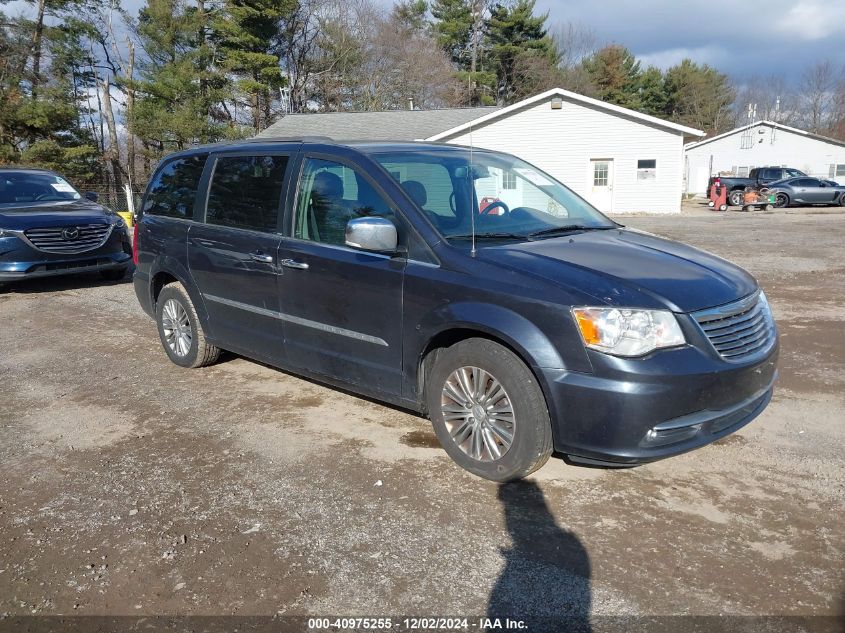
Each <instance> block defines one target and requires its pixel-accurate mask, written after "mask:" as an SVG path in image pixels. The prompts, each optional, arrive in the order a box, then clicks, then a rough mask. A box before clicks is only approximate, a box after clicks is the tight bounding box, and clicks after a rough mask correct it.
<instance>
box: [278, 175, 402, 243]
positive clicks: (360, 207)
mask: <svg viewBox="0 0 845 633" xmlns="http://www.w3.org/2000/svg"><path fill="white" fill-rule="evenodd" d="M365 216H381V217H385V218H387V219H389V220H392V221H393V222H394V223H396V219H395V217H394V214H393V211H392V210H391V208H390V205H389V204H387V202H386V201H385V200H384V198H382V197H381V195H379V194H378V192H376V190H375V189H374V188H373V186H372V185H371V184H370V183H369V182H368V181H367V180H366V179H365V178H364V177H363V176H361V175H360V174H359V173H358V172H357V171H355V170H354V169H352V168H351V167H348V166H347V165H344V164H342V163H337V162H334V161H330V160H323V159H320V158H307V159H305V165H304V166H303V168H302V177H301V180H300V186H299V197H298V199H297V202H296V214H295V216H294V227H293V236H294V237H296V238H299V239H302V240H309V241H311V242H320V243H322V244H333V245H338V246H342V245H344V244H345V243H346V239H345V235H346V223H347V222H349V220H352V219H354V218H361V217H365Z"/></svg>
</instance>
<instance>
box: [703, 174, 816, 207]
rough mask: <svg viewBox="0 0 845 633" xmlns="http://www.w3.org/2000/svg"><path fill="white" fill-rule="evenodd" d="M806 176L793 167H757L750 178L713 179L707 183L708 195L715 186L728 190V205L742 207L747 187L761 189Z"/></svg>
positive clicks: (729, 177) (724, 177)
mask: <svg viewBox="0 0 845 633" xmlns="http://www.w3.org/2000/svg"><path fill="white" fill-rule="evenodd" d="M806 175H807V174H805V173H804V172H803V171H801V170H799V169H793V168H791V167H755V168H754V169H752V170H751V171H750V172H749V173H748V178H743V177H741V176H713V177H711V178H710V181H709V182H708V183H707V193H708V194H709V193H710V188H711V187H712V186H713V185H714V184H716V185H720V186H722V187H725V188H727V190H728V203H729V204H731V205H732V206H735V207H741V206H742V205H743V197H744V194H745V190H746V188H747V187H751V188H752V189H760V188H761V187H767V186H769V183H772V182H776V181H778V180H783V179H785V178H795V177H798V176H806Z"/></svg>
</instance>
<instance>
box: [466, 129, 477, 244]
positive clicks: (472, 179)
mask: <svg viewBox="0 0 845 633" xmlns="http://www.w3.org/2000/svg"><path fill="white" fill-rule="evenodd" d="M473 149H474V145H473V143H472V122H470V124H469V172H468V175H469V213H470V214H469V217H470V221H471V224H472V231H471V232H472V250H471V251H470V252H469V254H470V257H475V214H476V213H477V212H478V211H477V210H476V208H475V174H474V173H473V158H474V157H473Z"/></svg>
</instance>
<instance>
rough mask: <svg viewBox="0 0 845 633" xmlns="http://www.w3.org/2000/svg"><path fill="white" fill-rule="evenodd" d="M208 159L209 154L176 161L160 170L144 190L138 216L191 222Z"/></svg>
mask: <svg viewBox="0 0 845 633" xmlns="http://www.w3.org/2000/svg"><path fill="white" fill-rule="evenodd" d="M207 157H208V154H197V155H195V156H188V157H186V158H178V159H176V160H173V161H170V162H169V163H167V164H166V165H164V166H163V167H162V168H161V169H159V171H158V172H157V173H156V175H155V176H154V177H153V180H152V182H150V185H149V187H148V188H147V194H146V196H144V204H143V206H142V208H141V213H142V214H147V213H149V214H150V215H163V216H166V217H169V218H182V219H192V218H193V217H194V200H195V199H196V197H197V188H198V186H199V181H200V178H201V177H202V171H203V169H204V168H205V160H206V158H207Z"/></svg>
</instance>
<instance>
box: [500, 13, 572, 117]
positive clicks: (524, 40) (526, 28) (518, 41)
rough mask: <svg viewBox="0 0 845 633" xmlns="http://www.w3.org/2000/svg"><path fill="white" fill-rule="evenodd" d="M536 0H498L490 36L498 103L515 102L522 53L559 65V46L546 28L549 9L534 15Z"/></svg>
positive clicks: (552, 66) (549, 64)
mask: <svg viewBox="0 0 845 633" xmlns="http://www.w3.org/2000/svg"><path fill="white" fill-rule="evenodd" d="M534 5H535V0H516V1H515V2H513V3H512V4H510V3H509V4H503V3H501V2H500V3H497V4H496V5H495V6H493V8H492V9H491V11H490V18H489V20H488V25H487V39H488V42H489V46H490V58H491V60H492V62H493V69H494V71H495V73H496V97H497V101H498V103H500V104H502V103H511V102H512V101H513V100H514V97H515V96H516V95H515V83H516V81H517V77H516V75H515V70H516V68H517V63H518V60H519V58H520V56H523V57H524V56H531V57H534V58H536V59H537V60H540V61H541V62H543V63H545V64H548V66H549V67H550V68H556V67H557V61H558V60H557V49H556V47H555V45H554V42H553V41H552V39H551V38H550V37H549V35H548V32H547V31H546V27H545V24H546V20H547V19H548V17H549V14H548V13H545V14H543V15H534Z"/></svg>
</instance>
